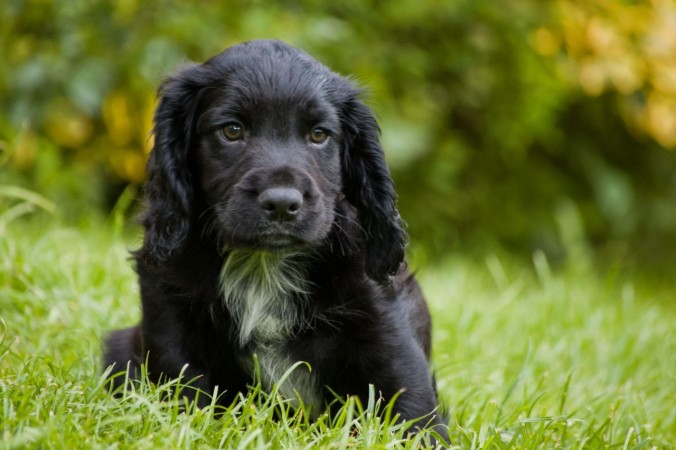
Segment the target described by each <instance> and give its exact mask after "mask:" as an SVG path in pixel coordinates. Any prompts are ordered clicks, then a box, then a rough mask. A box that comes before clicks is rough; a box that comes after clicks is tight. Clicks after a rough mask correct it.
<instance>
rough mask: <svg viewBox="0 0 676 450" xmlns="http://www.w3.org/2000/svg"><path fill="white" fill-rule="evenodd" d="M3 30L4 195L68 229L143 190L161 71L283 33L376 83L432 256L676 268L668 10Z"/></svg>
mask: <svg viewBox="0 0 676 450" xmlns="http://www.w3.org/2000/svg"><path fill="white" fill-rule="evenodd" d="M0 24H1V26H0V58H1V60H2V63H1V64H0V139H1V142H0V145H1V147H0V148H1V149H2V160H1V161H0V164H1V169H2V174H1V175H0V182H2V183H5V184H19V185H21V186H23V187H26V188H29V189H33V190H35V191H37V192H39V193H40V194H42V195H44V196H45V197H47V198H49V199H50V200H52V201H53V202H54V203H56V205H57V206H58V208H59V210H60V211H62V213H63V214H64V215H67V216H78V215H80V214H88V213H90V212H91V211H92V209H93V208H95V209H96V208H97V209H99V210H102V211H105V210H106V208H110V207H111V205H112V204H113V203H114V202H115V201H116V199H117V198H118V196H119V194H120V192H121V191H122V189H123V188H124V186H125V185H127V184H129V183H131V184H135V185H137V184H140V183H142V181H143V177H144V172H143V167H144V161H145V159H146V158H147V155H148V152H149V151H150V148H151V147H152V138H151V136H150V129H151V117H152V111H153V108H154V102H155V98H154V92H155V89H156V87H157V85H158V84H159V82H160V81H161V79H162V78H163V77H164V76H166V75H168V74H169V73H171V72H172V71H173V70H175V69H176V68H177V67H179V66H180V65H181V64H184V63H186V62H188V61H190V60H192V61H202V60H204V59H206V58H207V57H209V56H211V55H213V54H215V53H217V52H219V51H221V50H222V49H223V48H225V47H227V46H229V45H232V44H235V43H238V42H240V41H244V40H249V39H254V38H270V37H274V38H279V39H282V40H285V41H287V42H289V43H291V44H293V45H296V46H299V47H301V48H304V49H305V50H307V51H308V52H309V53H311V54H313V55H314V56H316V57H317V58H318V59H320V60H321V61H323V62H324V63H326V64H327V65H329V66H330V67H331V68H333V69H334V70H337V71H338V72H341V73H344V74H353V75H354V76H355V78H356V79H357V80H358V81H359V82H360V83H362V84H363V85H364V86H365V87H367V88H368V90H369V91H370V93H371V95H370V97H369V100H368V101H369V103H370V104H371V105H372V106H373V108H374V110H375V111H376V112H377V114H378V116H379V118H380V122H381V127H382V129H383V132H384V134H383V143H384V146H385V148H386V153H387V154H388V158H389V160H390V163H391V166H392V169H393V174H394V177H395V181H396V183H397V186H398V192H399V194H400V208H401V210H402V215H403V216H404V218H405V219H406V220H407V222H408V223H409V231H410V234H411V236H412V242H413V243H414V244H415V246H416V249H417V250H418V253H419V254H422V255H425V256H429V257H437V256H441V255H443V254H445V253H448V252H452V251H458V250H471V249H479V250H481V249H484V248H486V247H492V246H495V245H499V246H506V247H507V248H509V249H510V250H514V251H518V252H523V253H524V254H531V253H532V252H533V251H534V250H536V249H540V250H543V251H544V252H545V253H546V254H547V255H548V256H549V257H550V258H551V259H553V260H557V259H560V260H565V258H566V257H577V256H579V251H577V250H576V249H579V248H580V247H587V248H592V249H594V250H604V251H609V252H611V254H612V255H613V257H615V258H617V257H620V258H625V257H627V258H633V257H634V256H636V255H640V254H644V255H647V256H649V257H650V259H652V260H653V261H658V262H659V261H663V260H665V259H673V257H672V255H675V254H676V253H675V252H674V250H676V208H675V207H674V204H675V202H676V170H675V169H676V155H675V154H674V151H673V150H672V149H673V148H674V147H676V4H674V3H673V2H670V1H669V0H654V1H631V2H630V1H621V0H615V1H611V0H595V1H583V0H557V1H552V2H541V1H538V0H513V1H509V2H496V1H494V0H455V1H440V0H397V1H389V2H384V1H376V0H370V1H363V0H347V1H343V2H326V3H324V2H315V1H311V0H305V1H281V2H269V1H242V0H230V1H228V2H220V1H205V2H200V3H189V2H180V1H176V0H153V1H140V0H119V1H113V0H72V1H66V0H61V1H59V0H51V1H50V0H23V1H22V0H4V1H3V2H2V5H1V6H0ZM12 201H13V200H12V199H11V198H8V197H0V202H1V203H0V207H3V206H11V205H12ZM571 230H573V231H572V232H571Z"/></svg>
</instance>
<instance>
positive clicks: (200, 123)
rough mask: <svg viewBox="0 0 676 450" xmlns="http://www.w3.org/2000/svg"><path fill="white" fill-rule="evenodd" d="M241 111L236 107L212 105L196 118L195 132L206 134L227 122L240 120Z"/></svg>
mask: <svg viewBox="0 0 676 450" xmlns="http://www.w3.org/2000/svg"><path fill="white" fill-rule="evenodd" d="M241 117H242V113H241V111H239V110H237V109H236V108H232V107H223V106H213V107H211V108H208V109H207V110H206V111H204V112H203V113H202V114H201V115H200V117H199V119H197V132H198V133H200V134H206V133H209V132H211V131H213V130H214V129H216V128H218V127H220V126H222V125H225V124H226V123H228V122H233V121H237V122H241V121H242V118H241Z"/></svg>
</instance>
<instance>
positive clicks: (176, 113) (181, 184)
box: [143, 65, 205, 262]
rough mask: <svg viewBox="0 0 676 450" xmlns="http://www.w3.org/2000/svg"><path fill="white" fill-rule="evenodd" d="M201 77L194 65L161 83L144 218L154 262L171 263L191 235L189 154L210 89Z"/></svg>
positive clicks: (146, 245) (149, 253)
mask: <svg viewBox="0 0 676 450" xmlns="http://www.w3.org/2000/svg"><path fill="white" fill-rule="evenodd" d="M202 78H203V77H202V76H201V68H200V66H198V65H194V66H190V67H188V68H186V69H184V70H183V71H182V72H180V73H179V74H178V75H177V76H175V77H172V78H169V79H168V80H166V81H165V82H164V83H162V85H161V86H160V89H159V91H158V97H159V104H158V106H157V109H156V110H155V117H154V122H155V123H154V128H153V134H154V137H155V144H154V147H153V150H152V152H151V153H150V158H149V160H148V164H147V167H146V171H147V175H148V178H147V181H146V184H145V199H146V212H145V214H144V216H143V225H144V226H145V230H146V232H145V238H144V253H145V256H146V257H149V258H150V260H151V261H154V262H159V261H164V260H167V259H169V258H170V257H171V256H172V255H173V254H174V253H175V252H176V251H177V250H179V249H180V248H181V247H182V245H183V244H184V242H185V239H186V237H187V235H188V232H189V231H190V218H191V215H192V214H193V210H192V208H193V207H192V204H193V194H194V193H193V190H194V188H193V179H192V178H193V176H192V174H191V172H190V168H189V161H188V153H189V152H190V148H191V147H192V146H193V145H194V143H195V142H194V140H195V119H196V117H195V115H196V111H197V105H198V104H199V101H200V98H201V96H202V92H203V90H204V89H203V88H204V86H205V82H204V80H202Z"/></svg>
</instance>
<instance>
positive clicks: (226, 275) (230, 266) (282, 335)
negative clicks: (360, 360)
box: [220, 250, 321, 414]
mask: <svg viewBox="0 0 676 450" xmlns="http://www.w3.org/2000/svg"><path fill="white" fill-rule="evenodd" d="M220 285H221V286H220V287H221V293H222V296H223V302H224V304H225V306H226V308H227V309H228V311H229V312H230V315H231V316H232V318H233V320H234V322H235V324H236V325H237V340H238V343H239V345H240V346H241V347H244V346H245V345H247V344H252V347H253V348H254V349H255V350H254V351H255V353H256V355H257V356H258V364H259V370H260V377H261V383H262V385H263V387H264V388H265V389H266V390H270V389H272V387H273V385H275V384H277V385H278V389H279V393H280V394H281V395H282V396H283V397H284V398H287V399H289V400H291V401H294V400H295V401H297V399H298V397H300V398H301V399H302V401H303V403H304V404H306V405H312V410H311V411H312V412H313V413H314V414H318V413H319V412H320V411H321V409H320V408H321V396H320V395H319V390H318V387H317V386H316V382H314V377H312V375H311V374H310V371H309V370H308V368H307V366H306V365H302V364H301V365H299V366H297V367H295V368H294V369H293V370H292V371H291V372H289V373H288V374H287V371H289V369H290V368H291V367H293V366H294V364H296V363H297V361H293V360H291V358H289V356H288V355H287V354H286V352H284V350H283V347H284V342H285V341H286V339H287V338H288V337H290V336H291V333H292V332H293V330H294V328H297V327H299V326H302V325H303V324H302V323H301V322H302V320H303V317H302V314H301V312H302V310H303V307H304V303H305V301H306V300H307V293H308V287H309V286H308V282H307V280H306V279H305V270H304V267H303V266H302V265H301V264H300V263H299V262H298V260H297V259H296V258H294V256H293V255H284V254H279V253H271V252H261V251H252V250H233V251H230V253H229V254H228V257H227V258H226V260H225V262H224V264H223V268H222V269H221V277H220ZM242 363H244V364H245V367H249V368H250V371H251V372H252V373H253V370H254V364H253V358H252V357H248V358H247V361H242ZM284 375H287V376H286V377H285V379H284V382H283V383H281V384H278V382H279V381H280V380H281V379H282V377H283V376H284Z"/></svg>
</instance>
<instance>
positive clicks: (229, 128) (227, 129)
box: [221, 123, 244, 141]
mask: <svg viewBox="0 0 676 450" xmlns="http://www.w3.org/2000/svg"><path fill="white" fill-rule="evenodd" d="M221 135H222V136H223V137H224V138H225V139H227V140H228V141H239V140H240V139H242V138H243V137H244V128H242V126H241V125H240V124H238V123H229V124H227V125H226V126H224V127H223V128H221Z"/></svg>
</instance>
